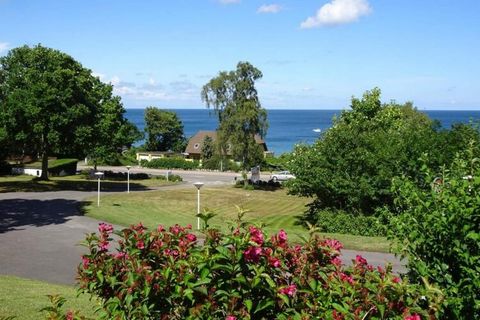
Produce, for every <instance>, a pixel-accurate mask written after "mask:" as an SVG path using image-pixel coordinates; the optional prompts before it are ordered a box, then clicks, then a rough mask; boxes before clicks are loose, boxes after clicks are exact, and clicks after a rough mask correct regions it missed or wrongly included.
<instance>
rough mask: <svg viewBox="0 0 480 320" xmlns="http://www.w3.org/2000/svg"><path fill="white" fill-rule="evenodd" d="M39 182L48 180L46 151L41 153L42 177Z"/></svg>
mask: <svg viewBox="0 0 480 320" xmlns="http://www.w3.org/2000/svg"><path fill="white" fill-rule="evenodd" d="M40 180H45V181H47V180H48V153H47V151H46V150H43V151H42V175H41V176H40Z"/></svg>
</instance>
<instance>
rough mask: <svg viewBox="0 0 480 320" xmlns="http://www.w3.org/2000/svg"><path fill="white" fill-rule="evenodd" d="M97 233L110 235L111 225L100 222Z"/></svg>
mask: <svg viewBox="0 0 480 320" xmlns="http://www.w3.org/2000/svg"><path fill="white" fill-rule="evenodd" d="M98 231H100V232H101V233H104V232H106V233H111V232H112V231H113V226H112V225H111V224H106V223H103V222H100V223H99V224H98Z"/></svg>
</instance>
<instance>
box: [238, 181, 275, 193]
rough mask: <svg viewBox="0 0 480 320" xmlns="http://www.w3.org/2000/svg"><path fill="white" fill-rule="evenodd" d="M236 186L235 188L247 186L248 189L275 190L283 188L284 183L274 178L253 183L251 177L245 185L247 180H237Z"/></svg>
mask: <svg viewBox="0 0 480 320" xmlns="http://www.w3.org/2000/svg"><path fill="white" fill-rule="evenodd" d="M234 186H235V188H245V186H247V189H251V190H265V191H275V190H278V189H281V188H282V184H281V183H280V182H278V181H277V182H274V181H273V180H269V181H263V180H259V181H257V182H256V183H253V182H252V180H250V179H248V181H247V184H246V185H245V180H236V181H235V185H234ZM248 187H250V188H248Z"/></svg>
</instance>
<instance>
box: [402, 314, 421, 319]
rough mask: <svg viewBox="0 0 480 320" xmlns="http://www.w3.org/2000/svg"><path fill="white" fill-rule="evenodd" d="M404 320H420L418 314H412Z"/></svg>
mask: <svg viewBox="0 0 480 320" xmlns="http://www.w3.org/2000/svg"><path fill="white" fill-rule="evenodd" d="M405 320H422V318H421V317H420V316H419V315H418V314H416V313H415V314H412V315H411V316H408V317H405Z"/></svg>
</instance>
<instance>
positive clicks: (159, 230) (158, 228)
mask: <svg viewBox="0 0 480 320" xmlns="http://www.w3.org/2000/svg"><path fill="white" fill-rule="evenodd" d="M157 231H158V232H163V231H165V228H164V227H163V226H162V225H161V224H159V225H158V227H157Z"/></svg>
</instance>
